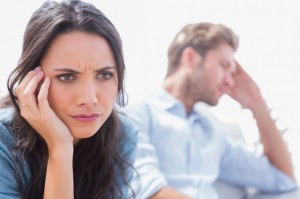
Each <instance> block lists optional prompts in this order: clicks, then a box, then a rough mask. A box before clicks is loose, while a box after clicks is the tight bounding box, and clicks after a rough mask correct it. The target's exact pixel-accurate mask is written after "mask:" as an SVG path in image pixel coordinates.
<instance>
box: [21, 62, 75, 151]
mask: <svg viewBox="0 0 300 199" xmlns="http://www.w3.org/2000/svg"><path fill="white" fill-rule="evenodd" d="M43 79H44V80H43ZM50 83H51V81H50V78H49V77H45V78H44V72H43V71H42V70H41V68H40V67H37V68H35V69H34V70H33V71H31V72H29V73H28V74H27V75H26V76H25V78H24V79H23V80H22V81H21V83H20V84H19V85H18V87H17V88H16V94H17V97H18V102H19V107H20V112H21V116H22V117H23V118H24V119H25V120H26V121H27V122H28V123H29V124H30V125H31V126H32V127H33V128H34V129H35V130H36V131H37V132H38V133H39V134H40V135H41V136H42V137H43V139H44V140H45V142H46V143H47V146H48V149H49V150H51V149H54V148H55V147H65V146H66V145H68V144H72V146H73V136H72V134H71V132H70V130H69V129H68V127H67V126H66V125H65V124H64V123H63V121H61V119H59V117H58V116H57V115H56V114H55V112H54V111H53V110H52V109H51V107H50V105H49V102H48V90H49V87H50ZM39 85H40V88H39Z"/></svg>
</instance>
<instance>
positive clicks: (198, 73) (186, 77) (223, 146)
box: [126, 23, 296, 199]
mask: <svg viewBox="0 0 300 199" xmlns="http://www.w3.org/2000/svg"><path fill="white" fill-rule="evenodd" d="M237 47H238V38H237V36H236V35H235V34H234V33H233V32H232V30H231V29H230V28H228V27H226V26H224V25H221V24H211V23H198V24H189V25H186V26H185V27H183V29H182V30H181V31H180V32H179V33H178V34H177V35H176V37H175V39H174V40H173V41H172V43H171V45H170V47H169V50H168V71H167V75H166V77H165V79H164V82H163V88H162V89H161V90H159V91H157V92H156V93H154V94H153V95H152V96H150V97H149V98H147V99H145V100H144V101H143V102H141V103H139V104H135V105H132V106H129V107H128V108H127V110H126V113H127V114H128V116H130V117H131V118H132V119H133V121H134V122H135V124H136V125H137V126H138V128H139V130H140V135H139V144H138V154H137V159H136V163H135V166H136V169H137V171H138V173H139V175H140V191H139V192H138V194H137V196H138V198H153V199H155V198H172V199H175V198H201V199H202V198H204V199H215V198H218V196H217V193H216V191H215V190H214V187H213V183H214V182H215V181H216V180H217V179H220V180H222V181H225V182H229V183H232V184H235V185H239V186H251V187H255V188H258V189H260V190H263V191H267V192H283V191H289V190H292V189H294V188H295V187H296V185H295V178H294V174H293V167H292V163H291V159H290V155H289V152H288V150H287V147H286V145H285V143H284V141H283V139H282V136H281V133H280V132H279V131H278V129H277V128H276V126H275V123H274V121H273V120H272V118H271V116H270V113H269V109H268V106H267V104H266V102H265V100H264V98H263V96H262V95H261V92H260V89H259V87H258V86H257V85H256V83H255V82H254V81H253V80H252V78H251V77H250V76H249V75H248V74H247V73H246V72H245V71H244V70H243V69H242V67H241V66H240V65H239V63H238V62H237V61H236V60H235V58H234V53H235V51H236V50H237ZM223 94H228V95H229V96H231V97H232V98H233V99H234V100H236V101H237V102H238V103H240V104H241V105H242V106H243V107H244V108H247V109H249V110H250V111H251V112H252V114H253V117H254V119H255V120H256V123H257V127H258V129H259V132H260V138H261V142H262V144H263V148H264V156H262V157H257V156H256V155H254V154H251V153H250V152H248V151H247V150H245V149H244V148H243V147H241V146H240V145H237V144H234V143H233V142H231V141H230V140H229V139H227V138H226V137H225V135H224V132H223V131H224V129H223V128H222V124H221V123H220V122H218V121H217V120H216V119H215V118H214V117H213V116H212V115H211V114H209V113H208V112H207V111H203V110H201V109H200V110H199V109H198V108H197V106H196V103H197V102H204V103H207V104H209V105H211V106H216V105H217V104H218V102H219V99H220V97H221V96H222V95H223ZM228 114H230V113H228Z"/></svg>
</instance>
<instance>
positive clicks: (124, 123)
mask: <svg viewBox="0 0 300 199" xmlns="http://www.w3.org/2000/svg"><path fill="white" fill-rule="evenodd" d="M118 116H119V119H120V123H121V124H120V128H121V132H122V134H121V135H122V136H121V139H120V141H119V144H120V146H121V151H122V152H121V153H122V154H123V155H125V156H127V159H129V160H130V161H132V158H133V156H134V153H135V150H136V145H137V136H138V130H137V128H136V127H135V126H134V125H133V123H132V122H131V121H130V119H129V118H128V117H127V116H126V115H125V114H123V113H118Z"/></svg>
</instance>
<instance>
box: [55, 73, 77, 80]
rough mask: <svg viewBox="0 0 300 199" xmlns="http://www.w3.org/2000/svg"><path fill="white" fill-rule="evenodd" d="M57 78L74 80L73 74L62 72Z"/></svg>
mask: <svg viewBox="0 0 300 199" xmlns="http://www.w3.org/2000/svg"><path fill="white" fill-rule="evenodd" d="M58 79H59V80H61V81H72V80H75V77H74V75H73V74H63V75H59V76H58Z"/></svg>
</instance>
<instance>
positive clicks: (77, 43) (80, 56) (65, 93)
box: [41, 32, 118, 140]
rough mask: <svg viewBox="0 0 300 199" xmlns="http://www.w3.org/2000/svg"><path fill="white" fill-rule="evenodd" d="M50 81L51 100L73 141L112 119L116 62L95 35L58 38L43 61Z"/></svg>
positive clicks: (69, 35)
mask: <svg viewBox="0 0 300 199" xmlns="http://www.w3.org/2000/svg"><path fill="white" fill-rule="evenodd" d="M41 67H42V70H43V71H44V73H45V76H46V77H49V78H50V79H51V85H50V88H49V95H48V100H49V104H50V106H51V108H52V109H53V110H54V112H55V113H56V114H57V116H58V117H59V118H60V119H61V120H62V121H63V122H64V123H65V124H66V125H67V126H68V128H69V130H70V131H71V133H72V135H73V137H74V139H75V140H76V139H81V138H88V137H91V136H93V135H94V134H95V133H96V132H97V131H98V130H99V129H100V127H101V126H102V125H103V123H104V122H105V120H106V119H107V118H108V117H109V115H110V114H111V112H112V109H113V107H114V104H115V99H116V95H117V91H118V76H117V68H116V63H115V59H114V56H113V53H112V50H111V48H110V46H109V44H108V43H107V41H106V40H105V39H104V38H103V37H101V36H99V35H96V34H90V33H84V32H70V33H64V34H61V35H58V36H57V37H56V38H55V39H54V40H53V41H52V42H51V44H50V46H49V48H48V51H47V52H46V54H45V56H44V57H43V59H42V60H41Z"/></svg>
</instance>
